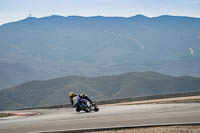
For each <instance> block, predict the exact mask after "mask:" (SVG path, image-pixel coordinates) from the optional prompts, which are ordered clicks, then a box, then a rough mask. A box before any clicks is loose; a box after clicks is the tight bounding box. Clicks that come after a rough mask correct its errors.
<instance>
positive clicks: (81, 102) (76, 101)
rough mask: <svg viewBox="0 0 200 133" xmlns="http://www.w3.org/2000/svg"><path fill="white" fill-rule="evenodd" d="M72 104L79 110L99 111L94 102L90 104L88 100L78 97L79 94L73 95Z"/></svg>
mask: <svg viewBox="0 0 200 133" xmlns="http://www.w3.org/2000/svg"><path fill="white" fill-rule="evenodd" d="M73 106H74V107H76V111H77V112H80V111H81V110H83V111H85V112H87V113H88V112H91V111H95V112H97V111H99V108H98V107H97V105H96V104H94V103H93V104H91V103H90V102H89V101H88V100H86V99H84V98H82V97H79V96H75V97H74V98H73Z"/></svg>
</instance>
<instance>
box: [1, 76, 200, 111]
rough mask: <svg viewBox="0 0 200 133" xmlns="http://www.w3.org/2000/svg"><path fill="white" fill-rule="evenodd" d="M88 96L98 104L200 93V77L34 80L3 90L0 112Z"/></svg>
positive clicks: (57, 103)
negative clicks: (71, 93)
mask: <svg viewBox="0 0 200 133" xmlns="http://www.w3.org/2000/svg"><path fill="white" fill-rule="evenodd" d="M71 91H74V92H76V93H77V94H87V95H88V96H89V97H90V98H91V99H92V100H94V101H101V100H110V99H120V98H132V97H138V96H149V95H158V94H173V93H178V92H192V91H200V78H197V77H190V76H182V77H174V76H169V75H165V74H161V73H157V72H129V73H124V74H120V75H110V76H98V77H83V76H66V77H61V78H56V79H51V80H37V81H30V82H27V83H24V84H21V85H17V86H15V87H12V88H8V89H4V90H0V110H8V109H18V108H27V107H38V106H49V105H62V104H69V97H68V93H69V92H71Z"/></svg>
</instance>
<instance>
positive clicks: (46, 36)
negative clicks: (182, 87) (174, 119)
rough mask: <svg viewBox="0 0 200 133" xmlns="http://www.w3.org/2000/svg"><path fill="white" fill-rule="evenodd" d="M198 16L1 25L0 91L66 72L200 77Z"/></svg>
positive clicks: (47, 19) (27, 20) (74, 19)
mask: <svg viewBox="0 0 200 133" xmlns="http://www.w3.org/2000/svg"><path fill="white" fill-rule="evenodd" d="M199 44H200V18H192V17H180V16H167V15H163V16H159V17H152V18H149V17H146V16H143V15H136V16H133V17H129V18H124V17H103V16H94V17H81V16H69V17H63V16H55V15H54V16H49V17H43V18H35V17H28V18H25V19H23V20H20V21H17V22H11V23H7V24H4V25H1V26H0V89H4V88H9V87H12V86H15V85H17V84H21V83H24V82H27V81H31V80H47V79H52V78H57V77H62V76H67V75H81V76H100V75H113V74H121V73H125V72H132V71H156V72H161V73H166V74H170V75H174V76H184V75H190V76H197V77H199V76H200V69H199V68H200V45H199Z"/></svg>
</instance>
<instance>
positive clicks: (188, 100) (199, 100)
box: [107, 96, 200, 105]
mask: <svg viewBox="0 0 200 133" xmlns="http://www.w3.org/2000/svg"><path fill="white" fill-rule="evenodd" d="M168 103H200V96H188V97H177V98H164V99H155V100H142V101H132V102H123V103H116V104H107V105H134V104H168Z"/></svg>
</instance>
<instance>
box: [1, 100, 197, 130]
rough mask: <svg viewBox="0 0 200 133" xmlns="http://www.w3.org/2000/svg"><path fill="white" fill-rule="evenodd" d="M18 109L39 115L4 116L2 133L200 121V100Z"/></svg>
mask: <svg viewBox="0 0 200 133" xmlns="http://www.w3.org/2000/svg"><path fill="white" fill-rule="evenodd" d="M18 112H23V113H37V115H32V116H11V117H7V118H1V119H0V133H25V132H45V131H56V130H59V131H62V130H71V129H80V128H99V127H113V126H128V125H135V126H137V125H147V124H170V123H188V122H191V123H193V122H200V103H187V104H186V103H185V104H184V103H183V104H180V103H179V104H141V105H103V106H100V111H99V112H92V113H85V112H80V113H77V112H75V110H74V109H72V108H60V109H40V110H38V109H37V110H31V111H30V110H27V111H24V110H23V111H18Z"/></svg>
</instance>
